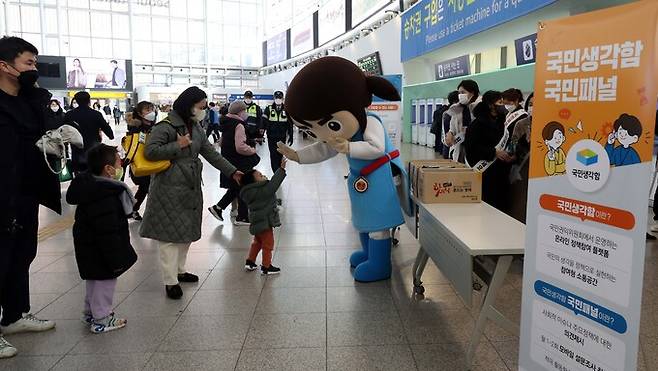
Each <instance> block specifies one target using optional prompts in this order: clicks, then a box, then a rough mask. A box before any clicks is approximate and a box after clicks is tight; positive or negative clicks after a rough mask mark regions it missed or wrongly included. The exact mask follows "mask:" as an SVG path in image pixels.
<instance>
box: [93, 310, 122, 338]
mask: <svg viewBox="0 0 658 371" xmlns="http://www.w3.org/2000/svg"><path fill="white" fill-rule="evenodd" d="M126 323H128V321H127V320H126V319H125V318H117V317H115V315H114V313H110V315H109V316H107V317H105V318H102V319H99V320H96V319H95V320H94V321H93V322H92V324H91V326H90V328H89V330H90V331H91V332H92V333H94V334H102V333H104V332H110V331H114V330H118V329H120V328H123V327H125V326H126Z"/></svg>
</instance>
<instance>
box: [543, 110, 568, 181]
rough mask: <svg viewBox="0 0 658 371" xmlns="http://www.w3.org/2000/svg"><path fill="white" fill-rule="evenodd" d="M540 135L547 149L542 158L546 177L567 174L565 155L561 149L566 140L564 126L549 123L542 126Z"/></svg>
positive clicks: (553, 122)
mask: <svg viewBox="0 0 658 371" xmlns="http://www.w3.org/2000/svg"><path fill="white" fill-rule="evenodd" d="M541 135H542V138H543V139H544V143H545V144H546V147H547V149H548V152H546V156H545V157H544V169H545V170H546V175H551V176H553V175H564V173H566V172H567V155H566V154H565V153H564V150H563V149H562V145H563V144H564V141H565V140H566V137H565V132H564V125H562V124H560V123H559V122H557V121H551V122H549V123H548V124H547V125H546V126H544V129H543V130H542V132H541Z"/></svg>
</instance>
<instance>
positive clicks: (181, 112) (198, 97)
mask: <svg viewBox="0 0 658 371" xmlns="http://www.w3.org/2000/svg"><path fill="white" fill-rule="evenodd" d="M206 98H208V96H207V95H206V93H205V92H204V91H203V90H201V89H199V88H198V87H196V86H190V87H189V88H187V89H185V90H184V91H183V92H182V93H181V94H180V95H179V96H178V98H176V100H175V101H174V111H175V112H176V113H177V114H178V116H180V118H181V119H183V122H184V123H185V124H186V125H188V128H187V129H188V132H189V133H190V135H192V130H191V129H192V126H193V125H195V124H196V123H195V122H194V121H192V107H194V105H195V104H197V103H199V102H201V101H202V100H204V99H206Z"/></svg>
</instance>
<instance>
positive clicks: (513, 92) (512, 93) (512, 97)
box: [503, 88, 523, 104]
mask: <svg viewBox="0 0 658 371" xmlns="http://www.w3.org/2000/svg"><path fill="white" fill-rule="evenodd" d="M503 99H505V100H508V101H510V102H517V103H519V104H520V103H521V102H523V93H522V92H521V90H519V89H516V88H511V89H507V90H505V91H504V92H503Z"/></svg>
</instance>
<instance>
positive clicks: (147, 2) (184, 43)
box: [6, 0, 263, 67]
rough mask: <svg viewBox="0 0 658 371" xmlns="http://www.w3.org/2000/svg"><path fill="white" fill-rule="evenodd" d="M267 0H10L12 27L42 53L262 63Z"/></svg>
mask: <svg viewBox="0 0 658 371" xmlns="http://www.w3.org/2000/svg"><path fill="white" fill-rule="evenodd" d="M262 3H263V1H262V0H9V1H7V5H6V7H7V9H6V11H7V29H8V31H9V34H12V35H16V36H21V37H23V38H24V39H26V40H28V41H30V42H31V43H33V44H34V45H35V46H36V47H37V48H38V49H39V50H40V52H41V53H42V54H47V55H63V56H76V57H98V58H108V57H112V58H117V59H132V60H133V61H134V62H135V63H156V64H157V63H163V64H176V65H192V66H193V65H221V66H227V65H228V66H244V67H259V66H260V65H261V64H262V46H261V37H260V35H262V25H263V9H262Z"/></svg>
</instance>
